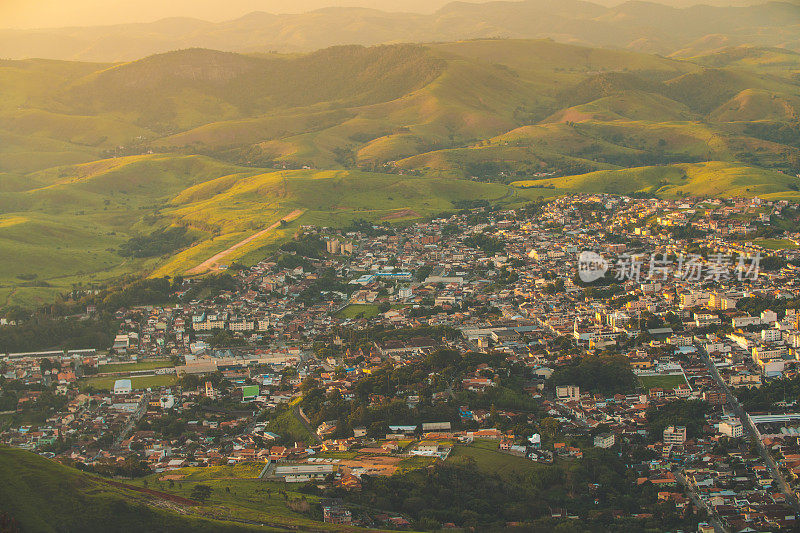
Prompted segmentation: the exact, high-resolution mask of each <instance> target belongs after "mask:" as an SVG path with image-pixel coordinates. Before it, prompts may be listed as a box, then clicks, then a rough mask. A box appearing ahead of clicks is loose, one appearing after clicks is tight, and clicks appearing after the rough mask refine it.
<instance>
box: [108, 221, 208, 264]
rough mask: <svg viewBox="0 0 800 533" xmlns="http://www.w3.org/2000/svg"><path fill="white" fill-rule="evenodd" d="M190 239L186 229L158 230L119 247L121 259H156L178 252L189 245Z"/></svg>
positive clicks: (133, 238) (130, 240) (180, 227)
mask: <svg viewBox="0 0 800 533" xmlns="http://www.w3.org/2000/svg"><path fill="white" fill-rule="evenodd" d="M191 242H192V239H191V238H190V237H189V236H188V235H187V234H186V228H185V227H182V226H179V227H175V228H167V229H159V230H156V231H154V232H153V233H151V234H150V235H143V236H139V237H132V238H130V239H128V241H127V242H124V243H123V244H122V245H121V246H120V247H119V255H121V256H122V257H136V258H142V257H157V256H159V255H164V254H168V253H170V252H174V251H175V250H180V249H181V248H184V247H186V246H188V245H189V244H191Z"/></svg>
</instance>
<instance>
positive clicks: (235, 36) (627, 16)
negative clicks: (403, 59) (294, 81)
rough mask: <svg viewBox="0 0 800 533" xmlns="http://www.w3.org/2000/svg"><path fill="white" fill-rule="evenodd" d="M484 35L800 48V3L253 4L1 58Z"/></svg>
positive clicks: (94, 30) (7, 42) (40, 42)
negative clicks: (299, 8) (429, 8)
mask: <svg viewBox="0 0 800 533" xmlns="http://www.w3.org/2000/svg"><path fill="white" fill-rule="evenodd" d="M476 38H551V39H554V40H556V41H559V42H567V43H574V44H582V45H589V46H602V47H615V48H626V49H630V50H635V51H642V52H649V53H657V54H662V55H677V56H695V55H698V54H701V53H710V52H713V51H716V50H720V49H722V48H724V47H730V46H738V45H750V46H770V47H783V48H788V49H791V50H800V7H798V4H797V3H796V2H768V3H765V4H761V5H752V6H745V7H713V6H707V5H698V6H693V7H686V8H674V7H668V6H665V5H662V4H656V3H650V2H641V1H631V2H626V3H623V4H621V5H618V6H615V7H604V6H602V5H599V4H594V3H590V2H585V1H582V0H560V1H556V0H523V1H519V2H507V1H498V2H488V3H481V4H475V3H467V2H454V3H451V4H448V5H446V6H445V7H443V8H441V9H439V10H438V11H436V12H435V13H433V14H415V13H389V12H385V11H379V10H374V9H364V8H326V9H320V10H316V11H311V12H308V13H303V14H286V15H273V14H269V13H263V12H254V13H250V14H249V15H246V16H243V17H241V18H238V19H236V20H231V21H228V22H220V23H211V22H206V21H202V20H198V19H192V18H170V19H164V20H160V21H158V22H153V23H144V24H123V25H116V26H97V27H75V28H58V29H42V30H0V57H3V58H9V59H19V58H33V57H36V58H49V59H69V60H81V61H97V62H118V61H130V60H134V59H138V58H141V57H144V56H147V55H151V54H155V53H160V52H166V51H170V50H177V49H184V48H192V47H202V48H212V49H215V50H222V51H236V52H245V53H248V52H271V51H277V52H295V51H312V50H317V49H321V48H325V47H329V46H335V45H340V44H363V45H373V44H382V43H399V42H440V41H454V40H463V39H476Z"/></svg>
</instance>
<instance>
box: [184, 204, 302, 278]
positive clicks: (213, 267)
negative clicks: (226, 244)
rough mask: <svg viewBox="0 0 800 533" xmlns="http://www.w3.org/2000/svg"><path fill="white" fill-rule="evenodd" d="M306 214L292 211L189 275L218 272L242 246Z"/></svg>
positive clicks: (197, 267) (212, 258) (203, 263)
mask: <svg viewBox="0 0 800 533" xmlns="http://www.w3.org/2000/svg"><path fill="white" fill-rule="evenodd" d="M304 212H305V210H303V209H295V210H294V211H292V212H291V213H289V214H288V215H286V216H285V217H283V218H282V219H280V220H279V221H277V222H275V223H274V224H272V225H271V226H269V227H268V228H266V229H263V230H261V231H259V232H258V233H254V234H253V235H250V236H249V237H247V238H246V239H244V240H243V241H239V242H237V243H236V244H234V245H233V246H231V247H230V248H228V249H227V250H223V251H221V252H220V253H218V254H216V255H215V256H213V257H211V258H210V259H207V260H205V261H203V262H202V263H200V264H199V265H197V266H196V267H194V268H193V269H191V270H190V271H189V274H202V273H203V272H207V271H209V270H218V269H219V264H220V262H221V261H222V260H223V259H225V258H226V257H228V256H229V255H230V254H232V253H233V252H235V251H236V250H238V249H239V248H241V247H242V246H245V245H247V244H250V243H251V242H253V241H254V240H256V239H258V238H259V237H263V236H264V235H266V234H267V233H269V232H270V231H272V230H274V229H275V228H277V227H278V226H280V225H281V222H283V221H284V220H285V221H286V222H291V221H292V220H294V219H296V218H297V217H299V216H300V215H302V214H303V213H304Z"/></svg>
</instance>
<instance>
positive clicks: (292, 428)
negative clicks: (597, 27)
mask: <svg viewBox="0 0 800 533" xmlns="http://www.w3.org/2000/svg"><path fill="white" fill-rule="evenodd" d="M267 430H268V431H271V432H273V433H277V434H278V435H280V436H282V437H289V438H291V439H292V440H295V441H298V442H300V441H302V442H305V443H306V444H310V443H312V442H314V441H315V439H314V436H313V435H311V434H310V433H309V432H308V430H307V429H306V427H305V426H304V425H303V424H302V423H300V420H298V418H297V417H296V416H295V415H294V409H292V408H290V409H287V410H286V411H284V412H282V413H281V414H279V415H278V416H277V417H275V418H273V419H272V420H270V421H269V424H267Z"/></svg>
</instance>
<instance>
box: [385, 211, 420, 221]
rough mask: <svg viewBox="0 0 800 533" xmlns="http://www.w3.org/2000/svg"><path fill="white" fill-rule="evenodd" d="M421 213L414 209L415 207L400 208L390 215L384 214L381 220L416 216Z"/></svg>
mask: <svg viewBox="0 0 800 533" xmlns="http://www.w3.org/2000/svg"><path fill="white" fill-rule="evenodd" d="M419 216H420V214H419V213H417V212H416V211H414V210H413V209H398V210H397V211H394V212H392V213H389V214H388V215H384V216H382V217H381V220H394V219H397V218H415V217H419Z"/></svg>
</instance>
